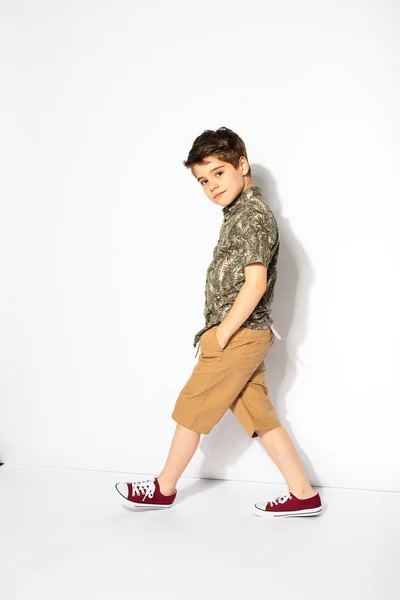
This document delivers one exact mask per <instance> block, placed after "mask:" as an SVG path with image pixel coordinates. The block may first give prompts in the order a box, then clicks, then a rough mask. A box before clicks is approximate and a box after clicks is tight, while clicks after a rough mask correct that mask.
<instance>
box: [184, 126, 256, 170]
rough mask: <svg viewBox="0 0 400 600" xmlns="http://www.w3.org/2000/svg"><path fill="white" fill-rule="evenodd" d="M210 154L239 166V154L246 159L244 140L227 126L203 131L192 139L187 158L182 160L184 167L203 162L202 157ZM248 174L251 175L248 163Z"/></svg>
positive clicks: (236, 166)
mask: <svg viewBox="0 0 400 600" xmlns="http://www.w3.org/2000/svg"><path fill="white" fill-rule="evenodd" d="M210 155H213V156H216V157H217V158H219V159H220V160H223V161H224V162H227V163H230V164H231V165H233V166H234V167H235V169H237V168H238V166H239V159H240V157H241V156H245V157H246V159H247V161H248V158H247V151H246V146H245V144H244V141H243V140H242V138H240V137H239V136H238V134H237V133H235V132H234V131H232V129H228V128H227V127H220V128H219V129H217V130H215V131H214V130H212V129H206V130H205V131H203V133H202V134H201V135H199V136H198V137H197V138H196V139H195V140H194V142H193V146H192V148H191V149H190V152H189V155H188V157H187V160H184V161H182V162H183V164H184V166H185V167H187V168H189V167H191V166H192V165H194V164H196V163H201V162H203V160H204V158H205V157H206V156H210ZM248 175H250V176H251V167H250V165H249V172H248Z"/></svg>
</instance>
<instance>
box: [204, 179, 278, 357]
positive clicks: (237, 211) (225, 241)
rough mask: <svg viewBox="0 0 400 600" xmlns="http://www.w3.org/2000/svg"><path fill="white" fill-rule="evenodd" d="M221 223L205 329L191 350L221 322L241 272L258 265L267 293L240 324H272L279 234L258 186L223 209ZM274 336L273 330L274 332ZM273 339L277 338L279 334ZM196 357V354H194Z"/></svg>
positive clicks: (209, 278)
mask: <svg viewBox="0 0 400 600" xmlns="http://www.w3.org/2000/svg"><path fill="white" fill-rule="evenodd" d="M222 211H223V222H222V226H221V230H220V236H219V240H218V243H217V245H216V246H215V248H214V252H213V259H212V261H211V263H210V265H209V267H208V269H207V276H206V285H205V305H204V317H205V326H204V327H203V328H202V329H201V330H200V331H198V332H197V333H196V335H195V338H194V344H193V345H194V346H196V345H197V344H198V343H199V342H200V337H201V336H202V334H203V333H204V332H205V331H207V329H210V328H211V327H213V326H214V325H217V324H218V323H221V321H223V320H224V318H225V317H226V315H227V314H228V312H229V310H230V309H231V308H232V305H233V303H234V301H235V299H236V296H237V295H238V293H239V291H240V289H241V287H242V286H243V284H244V282H245V273H244V268H245V266H246V265H248V264H249V263H253V262H261V263H262V264H263V265H265V266H266V267H267V268H268V270H267V279H268V286H267V289H266V291H265V293H264V295H263V296H262V298H261V299H260V301H259V302H258V304H257V306H256V307H255V308H254V310H253V312H252V313H251V314H250V316H249V317H248V318H247V319H246V321H244V322H243V323H242V325H241V326H242V327H247V328H249V329H268V327H270V326H271V325H272V323H273V322H274V321H273V319H272V318H271V306H272V300H273V296H274V286H275V281H276V275H277V261H278V252H279V243H280V240H279V231H278V226H277V223H276V220H275V217H274V215H273V213H272V211H271V209H270V207H269V206H268V204H266V202H265V201H264V200H263V197H262V190H261V187H260V186H258V185H255V186H252V187H250V188H247V190H245V191H243V192H241V193H240V194H239V196H238V197H237V198H235V200H234V201H233V202H231V204H229V205H228V206H225V207H224V208H223V209H222ZM274 332H275V330H274ZM277 337H279V338H280V336H279V334H278V335H277ZM196 356H197V353H196Z"/></svg>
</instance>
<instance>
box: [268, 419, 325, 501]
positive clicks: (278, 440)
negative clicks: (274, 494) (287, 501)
mask: <svg viewBox="0 0 400 600" xmlns="http://www.w3.org/2000/svg"><path fill="white" fill-rule="evenodd" d="M256 431H257V434H258V436H259V438H260V440H261V442H262V444H263V446H264V448H265V449H266V450H267V452H268V454H269V455H270V457H271V458H272V460H273V461H274V463H275V464H276V466H277V467H278V469H279V470H280V472H281V473H282V475H283V477H284V478H285V481H286V483H287V484H288V487H289V491H290V492H293V494H294V495H295V496H296V497H297V498H301V499H304V498H311V497H312V496H315V495H316V494H317V492H316V491H315V490H314V489H313V488H312V486H311V484H310V482H309V481H308V479H307V475H306V474H305V472H304V469H303V465H302V464H301V461H300V458H299V456H298V454H297V451H296V448H295V446H294V444H293V442H292V440H291V438H290V436H289V434H288V432H287V431H286V429H285V428H284V427H277V428H276V429H271V430H270V431H266V430H262V429H258V430H256Z"/></svg>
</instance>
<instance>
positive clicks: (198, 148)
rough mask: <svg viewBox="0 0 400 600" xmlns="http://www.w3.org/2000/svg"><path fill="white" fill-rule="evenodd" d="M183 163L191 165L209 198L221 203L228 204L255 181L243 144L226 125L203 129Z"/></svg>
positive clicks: (187, 165)
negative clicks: (213, 128) (215, 128)
mask: <svg viewBox="0 0 400 600" xmlns="http://www.w3.org/2000/svg"><path fill="white" fill-rule="evenodd" d="M183 164H184V166H185V167H187V168H190V170H191V172H192V175H193V176H194V177H196V179H197V181H198V182H199V183H200V185H201V186H202V187H203V188H204V192H205V194H206V195H207V196H208V198H210V200H212V202H214V203H215V204H219V205H220V206H228V204H231V202H233V201H234V200H235V198H237V197H238V195H239V194H240V193H241V192H243V190H245V189H247V188H249V187H251V186H253V185H254V183H253V181H252V179H251V167H250V165H249V163H248V160H247V152H246V146H245V144H244V142H243V140H242V139H241V138H240V137H239V136H238V135H237V133H235V132H234V131H232V130H231V129H228V128H227V127H220V128H219V129H217V130H216V131H213V130H211V129H206V130H205V131H203V133H202V134H201V135H199V136H198V137H197V138H196V139H195V141H194V142H193V146H192V148H191V150H190V152H189V156H188V158H187V160H184V161H183ZM221 192H222V193H221ZM217 194H220V195H219V196H217Z"/></svg>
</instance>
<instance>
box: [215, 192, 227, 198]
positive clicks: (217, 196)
mask: <svg viewBox="0 0 400 600" xmlns="http://www.w3.org/2000/svg"><path fill="white" fill-rule="evenodd" d="M222 194H225V192H220V193H219V194H217V195H216V196H214V200H216V199H217V198H219V197H220V196H222Z"/></svg>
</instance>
